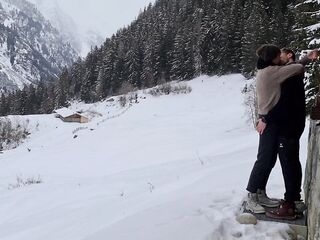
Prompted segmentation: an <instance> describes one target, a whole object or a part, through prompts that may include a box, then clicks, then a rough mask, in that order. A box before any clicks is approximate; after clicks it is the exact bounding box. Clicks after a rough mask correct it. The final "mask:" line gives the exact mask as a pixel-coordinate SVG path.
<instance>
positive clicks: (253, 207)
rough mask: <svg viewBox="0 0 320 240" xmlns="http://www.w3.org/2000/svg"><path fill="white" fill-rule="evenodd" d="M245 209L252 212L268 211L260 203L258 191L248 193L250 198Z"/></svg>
mask: <svg viewBox="0 0 320 240" xmlns="http://www.w3.org/2000/svg"><path fill="white" fill-rule="evenodd" d="M245 209H246V210H247V211H250V212H252V213H265V212H266V211H265V210H264V208H263V207H262V206H261V205H260V204H259V203H258V195H257V194H256V193H248V199H247V204H246V206H245Z"/></svg>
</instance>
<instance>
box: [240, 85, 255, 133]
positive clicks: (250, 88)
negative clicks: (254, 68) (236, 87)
mask: <svg viewBox="0 0 320 240" xmlns="http://www.w3.org/2000/svg"><path fill="white" fill-rule="evenodd" d="M242 93H243V94H244V95H245V97H244V105H245V106H246V111H247V115H248V121H250V122H252V124H253V127H255V126H256V122H257V118H258V100H257V91H256V82H255V80H254V79H252V80H248V83H247V84H246V85H245V87H244V89H243V90H242Z"/></svg>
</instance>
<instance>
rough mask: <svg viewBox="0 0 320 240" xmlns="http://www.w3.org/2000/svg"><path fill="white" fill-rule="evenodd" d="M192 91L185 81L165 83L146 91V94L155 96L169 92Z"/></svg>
mask: <svg viewBox="0 0 320 240" xmlns="http://www.w3.org/2000/svg"><path fill="white" fill-rule="evenodd" d="M191 91H192V88H191V87H190V86H188V85H187V84H186V83H179V84H170V83H165V84H162V85H159V86H157V87H154V88H152V89H151V90H149V91H148V94H150V95H152V96H154V97H157V96H161V95H169V94H188V93H190V92H191Z"/></svg>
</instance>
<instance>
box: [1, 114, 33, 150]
mask: <svg viewBox="0 0 320 240" xmlns="http://www.w3.org/2000/svg"><path fill="white" fill-rule="evenodd" d="M28 124H29V120H25V121H21V120H19V119H16V120H15V121H12V120H10V119H9V118H0V150H1V151H2V150H8V149H12V148H16V147H17V146H19V144H20V143H22V141H23V140H24V139H25V138H26V137H27V136H28V135H29V134H30V133H29V132H28V130H27V126H28Z"/></svg>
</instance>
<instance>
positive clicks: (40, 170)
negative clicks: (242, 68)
mask: <svg viewBox="0 0 320 240" xmlns="http://www.w3.org/2000/svg"><path fill="white" fill-rule="evenodd" d="M187 83H188V85H190V86H191V87H192V92H191V93H190V94H186V95H167V96H160V97H152V96H150V95H147V94H144V93H142V92H139V96H140V97H139V103H138V104H133V106H132V107H130V108H127V109H123V108H120V107H119V104H118V103H117V102H107V101H104V102H101V103H96V104H88V105H86V104H82V103H74V104H73V105H72V107H71V109H74V110H80V109H82V110H88V109H90V110H91V111H92V112H91V116H94V117H93V118H92V119H91V121H90V122H89V123H88V124H76V123H69V124H68V123H63V122H62V121H61V120H59V119H57V118H54V115H53V114H51V115H38V116H25V117H15V118H21V119H26V118H27V119H29V121H30V123H29V125H30V131H31V133H32V134H31V135H30V137H29V138H28V139H27V140H26V141H25V143H23V144H22V145H21V146H19V147H18V148H17V149H14V150H10V151H6V152H4V153H3V154H0V179H1V181H0V203H1V204H0V216H1V217H0V239H1V240H22V239H23V240H26V239H28V240H43V239H46V240H104V239H112V240H127V239H130V240H133V239H134V240H140V239H147V240H164V239H165V240H179V239H181V240H197V239H198V240H220V239H223V240H229V239H246V240H250V239H252V240H256V239H272V240H276V239H287V237H288V236H287V233H286V232H287V231H288V226H287V225H285V224H277V223H265V222H259V223H258V224H257V225H256V226H252V225H240V224H239V223H237V222H236V220H235V215H236V213H237V212H238V208H239V205H240V202H241V199H243V197H244V196H245V194H246V191H245V187H246V184H247V180H248V177H249V173H250V171H251V168H252V166H253V163H254V161H255V158H256V151H257V145H258V135H257V134H256V132H255V131H254V130H253V128H252V126H250V124H249V123H247V117H246V114H245V107H244V105H243V97H244V96H243V94H242V93H241V90H242V89H243V87H244V84H245V79H244V78H243V77H242V76H241V75H228V76H222V77H207V76H202V77H199V78H197V79H195V80H192V81H189V82H187ZM143 97H146V98H145V99H144V98H143ZM93 112H95V114H94V113H93ZM100 114H101V115H100ZM306 132H307V131H306ZM75 135H77V137H76V138H74V136H75ZM306 139H307V137H306V134H305V135H304V136H303V139H302V142H301V160H302V165H303V166H304V165H305V160H306V142H307V140H306ZM28 148H29V149H30V150H31V151H28ZM17 176H20V177H21V178H24V179H26V178H30V177H31V178H32V177H34V178H37V177H38V176H40V178H41V179H42V181H43V183H41V184H36V185H29V186H24V187H21V188H15V189H8V185H9V184H14V183H15V182H16V177H17ZM283 190H284V185H283V180H282V175H281V170H280V166H279V164H278V163H277V165H276V167H275V169H274V171H273V172H272V174H271V177H270V181H269V184H268V192H269V195H271V196H272V197H279V198H280V197H282V194H283Z"/></svg>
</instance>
